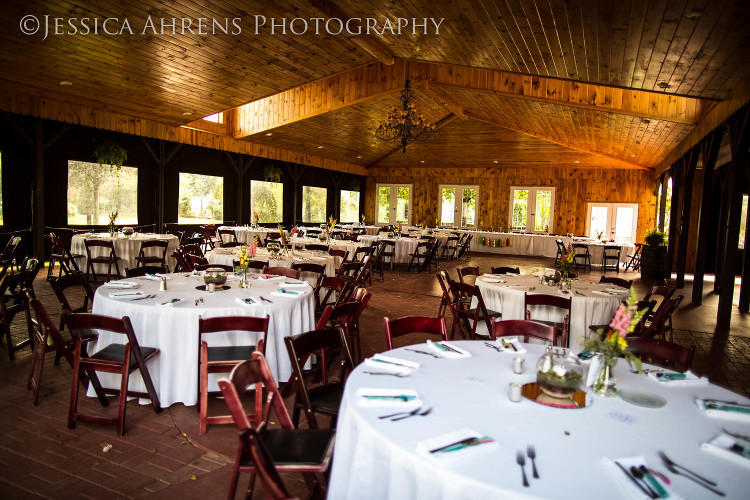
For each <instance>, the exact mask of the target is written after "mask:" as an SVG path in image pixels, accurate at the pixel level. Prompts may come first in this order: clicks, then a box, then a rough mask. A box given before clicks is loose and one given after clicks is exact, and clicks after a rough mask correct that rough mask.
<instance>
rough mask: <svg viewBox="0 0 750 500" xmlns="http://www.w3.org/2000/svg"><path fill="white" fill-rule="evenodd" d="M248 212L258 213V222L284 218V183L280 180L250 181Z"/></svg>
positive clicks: (273, 221) (269, 221) (276, 220)
mask: <svg viewBox="0 0 750 500" xmlns="http://www.w3.org/2000/svg"><path fill="white" fill-rule="evenodd" d="M250 214H251V215H252V214H260V219H259V220H258V222H260V223H273V224H277V223H280V222H283V220H284V185H283V184H282V183H280V182H265V181H250Z"/></svg>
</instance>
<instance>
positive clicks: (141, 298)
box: [130, 293, 156, 300]
mask: <svg viewBox="0 0 750 500" xmlns="http://www.w3.org/2000/svg"><path fill="white" fill-rule="evenodd" d="M154 297H156V294H155V293H149V294H148V295H143V296H141V297H136V298H134V299H130V300H143V299H151V298H154Z"/></svg>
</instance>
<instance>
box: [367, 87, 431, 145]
mask: <svg viewBox="0 0 750 500" xmlns="http://www.w3.org/2000/svg"><path fill="white" fill-rule="evenodd" d="M413 100H414V91H412V90H411V87H410V86H409V80H408V79H407V80H406V83H405V84H404V90H402V91H401V102H402V103H403V108H402V109H401V110H399V109H398V108H397V107H396V106H393V111H392V112H390V113H388V117H387V118H386V121H385V123H383V122H380V123H378V128H377V129H376V130H375V137H376V138H378V139H380V140H381V141H398V142H400V143H401V146H402V147H403V152H404V153H406V145H407V144H409V143H410V142H412V141H417V142H432V140H434V139H435V125H432V124H430V123H428V122H426V121H425V120H424V115H420V114H418V113H417V110H416V109H414V103H413V102H412V101H413Z"/></svg>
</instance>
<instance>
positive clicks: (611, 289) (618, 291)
mask: <svg viewBox="0 0 750 500" xmlns="http://www.w3.org/2000/svg"><path fill="white" fill-rule="evenodd" d="M604 290H605V291H607V292H612V293H630V290H628V289H625V288H620V287H614V288H605V289H604Z"/></svg>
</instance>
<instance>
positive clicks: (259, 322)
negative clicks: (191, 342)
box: [198, 315, 268, 354]
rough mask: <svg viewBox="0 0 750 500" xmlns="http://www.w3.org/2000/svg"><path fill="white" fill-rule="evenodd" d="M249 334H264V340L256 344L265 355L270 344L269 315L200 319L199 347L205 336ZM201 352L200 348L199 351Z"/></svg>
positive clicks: (259, 340) (261, 339)
mask: <svg viewBox="0 0 750 500" xmlns="http://www.w3.org/2000/svg"><path fill="white" fill-rule="evenodd" d="M235 331H238V332H248V333H262V334H263V336H262V338H260V339H258V340H257V341H256V343H255V345H256V346H257V349H258V351H260V352H261V353H263V354H265V347H266V345H267V344H268V315H266V316H264V317H262V318H256V317H253V316H217V317H213V318H203V317H200V318H198V345H200V344H201V342H203V336H204V335H206V334H210V333H218V332H235ZM198 350H199V351H200V348H199V349H198Z"/></svg>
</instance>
